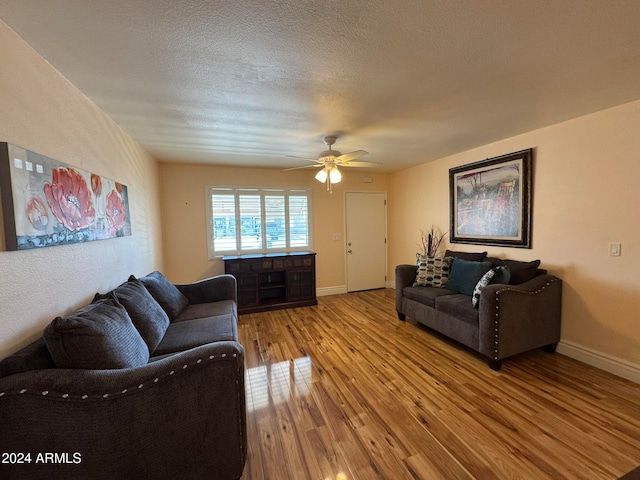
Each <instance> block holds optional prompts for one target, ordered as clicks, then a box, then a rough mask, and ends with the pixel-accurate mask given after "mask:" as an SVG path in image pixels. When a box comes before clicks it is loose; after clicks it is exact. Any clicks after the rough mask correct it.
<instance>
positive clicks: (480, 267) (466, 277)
mask: <svg viewBox="0 0 640 480" xmlns="http://www.w3.org/2000/svg"><path fill="white" fill-rule="evenodd" d="M489 270H491V262H472V261H470V260H464V259H462V258H457V257H456V258H454V259H453V264H452V265H451V272H450V273H449V281H448V282H447V290H451V291H452V292H456V293H463V294H464V295H469V296H472V295H473V289H474V288H475V287H476V285H477V284H478V281H479V280H480V279H481V278H482V276H483V275H484V274H485V273H487V272H488V271H489Z"/></svg>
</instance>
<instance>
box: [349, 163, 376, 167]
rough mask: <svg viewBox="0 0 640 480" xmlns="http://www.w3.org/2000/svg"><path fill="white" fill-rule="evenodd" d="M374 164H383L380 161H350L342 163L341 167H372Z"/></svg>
mask: <svg viewBox="0 0 640 480" xmlns="http://www.w3.org/2000/svg"><path fill="white" fill-rule="evenodd" d="M373 165H382V164H381V163H380V162H348V163H342V164H341V165H340V166H341V167H372V166H373Z"/></svg>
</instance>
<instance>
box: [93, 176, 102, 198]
mask: <svg viewBox="0 0 640 480" xmlns="http://www.w3.org/2000/svg"><path fill="white" fill-rule="evenodd" d="M91 190H93V193H95V195H96V197H99V196H100V194H101V193H102V178H101V177H100V175H96V174H95V173H92V174H91Z"/></svg>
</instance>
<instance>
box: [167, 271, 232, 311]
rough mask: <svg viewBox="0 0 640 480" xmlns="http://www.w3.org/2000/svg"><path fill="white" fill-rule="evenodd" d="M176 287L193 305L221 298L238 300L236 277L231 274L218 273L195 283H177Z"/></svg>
mask: <svg viewBox="0 0 640 480" xmlns="http://www.w3.org/2000/svg"><path fill="white" fill-rule="evenodd" d="M176 287H177V288H178V290H180V291H181V292H182V293H183V295H184V296H185V297H187V299H189V303H190V304H192V305H193V304H196V303H211V302H219V301H221V300H233V301H234V302H236V303H237V302H238V297H237V291H236V278H235V277H234V276H233V275H229V274H224V275H217V276H215V277H210V278H205V279H204V280H200V281H198V282H193V283H184V284H176Z"/></svg>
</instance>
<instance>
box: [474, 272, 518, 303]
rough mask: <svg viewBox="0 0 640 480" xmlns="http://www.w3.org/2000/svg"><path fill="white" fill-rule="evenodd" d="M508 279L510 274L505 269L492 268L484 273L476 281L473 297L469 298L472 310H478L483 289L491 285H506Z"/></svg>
mask: <svg viewBox="0 0 640 480" xmlns="http://www.w3.org/2000/svg"><path fill="white" fill-rule="evenodd" d="M510 277H511V274H510V273H509V269H508V268H507V267H493V268H492V269H491V270H489V271H488V272H487V273H485V274H484V275H483V276H482V278H481V279H480V280H478V283H477V284H476V287H475V288H474V289H473V296H472V297H471V305H472V306H473V308H478V304H479V302H480V294H481V293H482V290H484V287H486V286H487V285H490V284H492V283H500V284H507V283H509V278H510Z"/></svg>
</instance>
